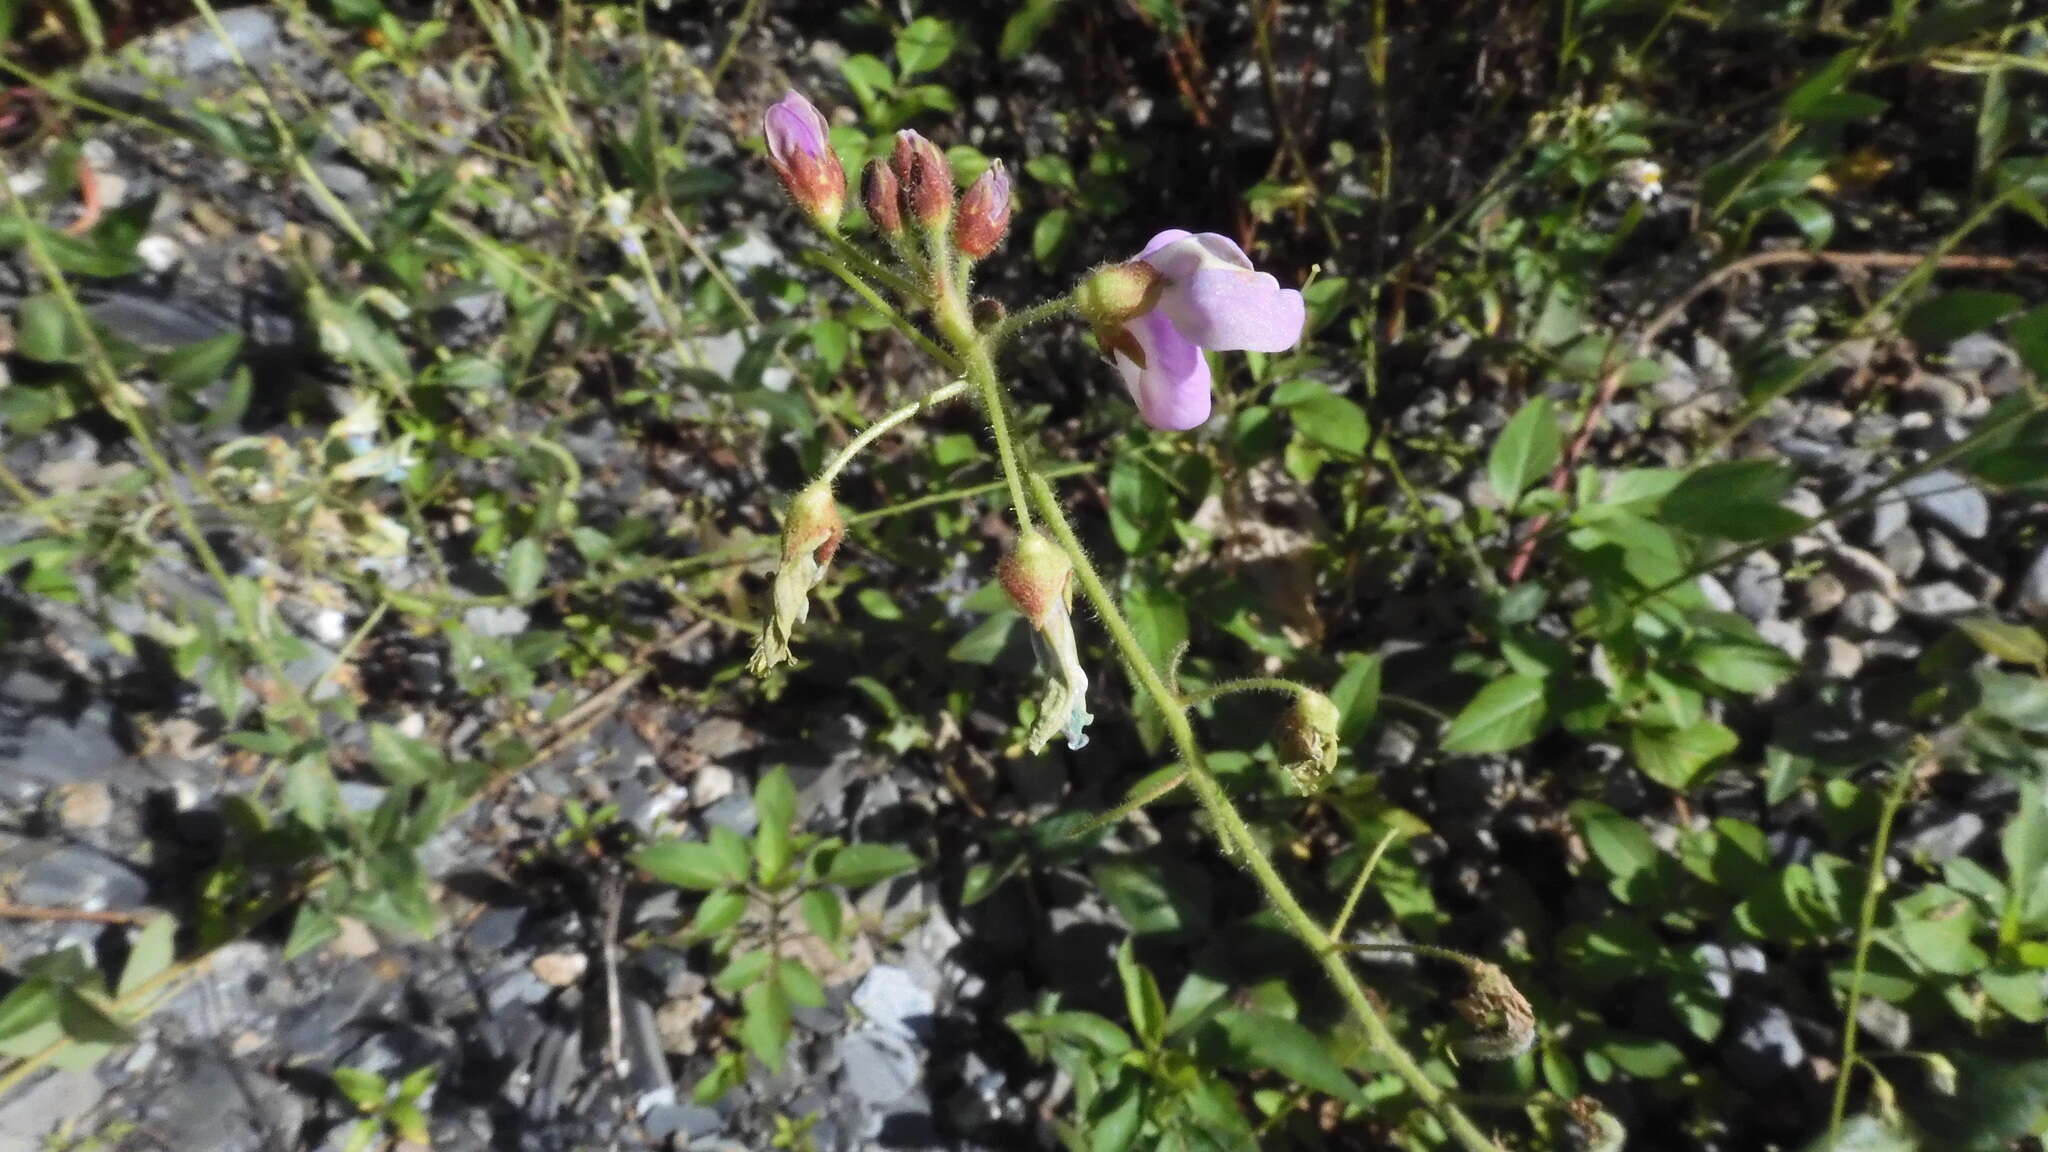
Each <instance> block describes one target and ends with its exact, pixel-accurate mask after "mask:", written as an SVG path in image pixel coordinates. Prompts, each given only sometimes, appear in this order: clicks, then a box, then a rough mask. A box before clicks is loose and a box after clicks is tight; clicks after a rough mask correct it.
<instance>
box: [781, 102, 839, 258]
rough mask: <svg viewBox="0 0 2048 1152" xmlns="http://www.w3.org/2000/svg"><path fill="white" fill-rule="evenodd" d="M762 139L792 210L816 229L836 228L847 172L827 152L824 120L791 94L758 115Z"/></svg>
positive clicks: (806, 103)
mask: <svg viewBox="0 0 2048 1152" xmlns="http://www.w3.org/2000/svg"><path fill="white" fill-rule="evenodd" d="M761 135H763V136H764V137H766V138H767V140H768V162H769V163H770V164H773V165H774V166H775V174H776V175H778V176H780V177H782V186H783V187H785V188H787V189H789V194H790V195H791V196H792V197H794V198H795V199H796V203H797V207H799V208H802V209H803V210H804V214H805V215H807V216H809V217H810V218H811V219H812V221H814V222H815V223H816V224H817V225H818V226H819V227H820V228H823V229H826V230H827V231H830V230H832V229H833V228H836V227H837V226H838V224H839V215H840V213H841V212H842V211H844V210H845V207H846V170H845V169H844V168H842V167H840V165H839V156H838V154H837V153H835V152H833V151H832V144H831V141H830V139H829V138H828V136H827V134H826V130H825V117H824V116H822V115H820V114H819V112H818V109H817V108H816V106H814V105H813V104H812V103H811V102H810V101H809V100H806V99H804V98H803V97H802V96H801V95H799V94H798V93H796V92H790V93H788V94H787V95H785V96H783V98H782V99H781V100H779V101H777V102H776V103H775V104H773V105H771V106H770V107H769V109H768V111H767V112H766V113H765V114H763V115H762V117H761Z"/></svg>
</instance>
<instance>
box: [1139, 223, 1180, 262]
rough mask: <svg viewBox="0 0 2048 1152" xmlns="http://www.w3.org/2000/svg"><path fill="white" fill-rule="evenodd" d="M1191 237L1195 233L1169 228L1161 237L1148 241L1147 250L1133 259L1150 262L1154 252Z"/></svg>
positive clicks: (1146, 243)
mask: <svg viewBox="0 0 2048 1152" xmlns="http://www.w3.org/2000/svg"><path fill="white" fill-rule="evenodd" d="M1191 235H1193V233H1191V232H1188V231H1187V230H1186V229H1182V228H1168V229H1167V230H1166V231H1164V232H1161V233H1160V234H1159V235H1157V236H1154V237H1153V238H1152V239H1150V240H1148V241H1146V242H1145V250H1144V251H1142V252H1140V253H1138V254H1137V255H1136V256H1134V257H1132V259H1134V260H1145V261H1147V262H1149V261H1150V259H1151V256H1152V254H1153V253H1154V252H1157V251H1159V250H1160V249H1161V248H1164V247H1166V246H1167V245H1168V244H1171V243H1173V242H1174V241H1176V240H1185V239H1187V238H1188V237H1189V236H1191Z"/></svg>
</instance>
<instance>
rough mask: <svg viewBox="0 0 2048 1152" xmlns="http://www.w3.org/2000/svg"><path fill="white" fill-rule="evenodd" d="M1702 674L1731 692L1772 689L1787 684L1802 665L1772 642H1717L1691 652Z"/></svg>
mask: <svg viewBox="0 0 2048 1152" xmlns="http://www.w3.org/2000/svg"><path fill="white" fill-rule="evenodd" d="M1691 657H1692V666H1693V667H1694V668H1695V669H1696V670H1698V672H1699V674H1700V675H1701V676H1704V677H1705V678H1706V679H1707V680H1708V681H1710V682H1712V683H1714V684H1717V685H1719V686H1721V687H1723V688H1726V689H1728V690H1729V691H1731V692H1749V693H1758V692H1768V691H1770V690H1771V689H1773V688H1776V687H1777V686H1778V685H1780V684H1783V683H1784V682H1785V681H1786V680H1787V679H1789V678H1790V677H1791V675H1792V674H1793V673H1794V672H1796V671H1798V670H1799V665H1798V664H1797V663H1796V662H1795V661H1794V660H1793V659H1792V658H1791V657H1790V656H1787V655H1786V654H1785V652H1784V650H1783V649H1781V648H1779V647H1777V646H1776V645H1772V644H1762V643H1756V644H1751V643H1746V642H1714V643H1708V644H1702V645H1700V646H1698V647H1697V648H1694V649H1693V650H1692V652H1691Z"/></svg>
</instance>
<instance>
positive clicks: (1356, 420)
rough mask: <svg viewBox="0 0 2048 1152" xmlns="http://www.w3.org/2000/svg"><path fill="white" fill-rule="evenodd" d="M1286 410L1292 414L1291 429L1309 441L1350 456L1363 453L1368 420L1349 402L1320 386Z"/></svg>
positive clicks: (1368, 427)
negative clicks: (1292, 426) (1292, 427)
mask: <svg viewBox="0 0 2048 1152" xmlns="http://www.w3.org/2000/svg"><path fill="white" fill-rule="evenodd" d="M1287 411H1288V413H1289V414H1290V415H1292V416H1293V417H1294V430H1295V431H1296V432H1297V433H1299V434H1300V435H1301V436H1302V437H1303V438H1305V439H1307V440H1308V441H1309V442H1310V443H1312V444H1316V445H1319V446H1321V447H1323V448H1327V449H1329V450H1330V451H1332V452H1335V453H1337V454H1338V455H1340V456H1349V457H1352V458H1354V459H1355V458H1357V457H1360V456H1363V455H1364V454H1365V444H1366V441H1367V440H1368V439H1370V438H1371V435H1372V422H1371V421H1370V420H1368V419H1367V418H1366V415H1365V409H1363V408H1360V407H1359V406H1358V405H1357V404H1355V403H1353V402H1352V401H1350V400H1347V399H1345V398H1344V397H1342V396H1339V395H1337V394H1336V393H1334V392H1331V391H1329V390H1328V389H1327V388H1322V389H1318V390H1317V391H1316V392H1315V393H1314V394H1313V395H1311V396H1309V397H1308V398H1307V399H1305V400H1301V401H1298V402H1296V403H1295V404H1292V405H1290V406H1289V407H1288V409H1287Z"/></svg>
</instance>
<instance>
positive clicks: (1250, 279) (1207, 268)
mask: <svg viewBox="0 0 2048 1152" xmlns="http://www.w3.org/2000/svg"><path fill="white" fill-rule="evenodd" d="M1137 258H1138V260H1140V261H1143V262H1144V263H1145V264H1147V265H1149V266H1150V267H1151V268H1152V269H1153V271H1155V272H1157V273H1158V274H1159V277H1160V281H1161V285H1160V288H1159V296H1158V302H1157V304H1155V305H1154V306H1153V308H1152V310H1151V311H1149V312H1146V313H1144V314H1143V315H1140V316H1138V317H1136V318H1135V319H1133V320H1130V321H1129V322H1127V323H1126V324H1125V326H1124V328H1123V331H1122V333H1121V334H1120V338H1119V339H1117V340H1116V341H1115V342H1114V344H1113V348H1112V353H1113V358H1114V359H1115V361H1116V367H1117V371H1118V372H1120V373H1122V374H1123V378H1124V386H1125V387H1126V388H1129V389H1130V391H1131V398H1132V399H1133V400H1136V401H1137V402H1138V412H1139V414H1140V415H1142V416H1143V417H1144V418H1145V423H1147V424H1150V425H1152V426H1153V427H1154V428H1163V429H1166V430H1168V431H1173V432H1180V431H1185V430H1187V429H1189V428H1193V427H1196V426H1197V425H1200V424H1201V423H1202V422H1203V421H1205V420H1207V419H1208V418H1209V403H1210V396H1209V393H1210V378H1209V362H1208V361H1207V360H1206V359H1204V358H1203V356H1202V350H1203V349H1205V348H1207V349H1210V350H1213V351H1217V352H1284V351H1286V350H1287V349H1289V348H1292V347H1294V345H1295V342H1296V341H1298V340H1300V339H1301V329H1302V324H1303V322H1304V320H1305V319H1306V316H1307V308H1306V305H1304V304H1303V302H1302V299H1301V293H1300V292H1297V291H1295V290H1294V289H1292V288H1282V287H1280V282H1279V281H1277V280H1275V279H1273V278H1272V277H1271V276H1269V275H1267V274H1266V273H1264V272H1260V271H1258V270H1256V269H1254V268H1253V267H1252V262H1251V260H1250V259H1249V258H1248V257H1246V256H1245V254H1244V251H1243V249H1241V248H1239V247H1238V246H1237V245H1236V244H1233V243H1231V241H1230V239H1229V238H1228V237H1225V236H1219V235H1217V234H1216V233H1214V232H1203V233H1200V234H1191V233H1187V232H1183V231H1181V230H1179V229H1177V228H1176V229H1170V230H1168V231H1165V232H1161V233H1160V234H1159V235H1157V236H1154V237H1153V238H1152V242H1151V243H1150V244H1147V245H1145V250H1144V251H1143V252H1140V253H1138V256H1137ZM1133 353H1136V355H1133Z"/></svg>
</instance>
